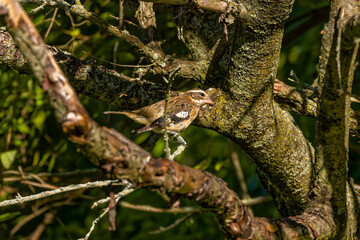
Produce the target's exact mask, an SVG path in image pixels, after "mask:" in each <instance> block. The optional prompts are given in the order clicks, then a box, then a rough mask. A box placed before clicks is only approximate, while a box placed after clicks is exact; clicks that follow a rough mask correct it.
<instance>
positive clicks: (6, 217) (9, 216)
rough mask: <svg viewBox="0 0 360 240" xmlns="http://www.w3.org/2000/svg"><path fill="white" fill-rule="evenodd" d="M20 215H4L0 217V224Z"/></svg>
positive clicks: (15, 213)
mask: <svg viewBox="0 0 360 240" xmlns="http://www.w3.org/2000/svg"><path fill="white" fill-rule="evenodd" d="M18 215H20V212H10V213H4V214H1V215H0V222H5V221H8V220H10V219H12V218H14V217H16V216H18Z"/></svg>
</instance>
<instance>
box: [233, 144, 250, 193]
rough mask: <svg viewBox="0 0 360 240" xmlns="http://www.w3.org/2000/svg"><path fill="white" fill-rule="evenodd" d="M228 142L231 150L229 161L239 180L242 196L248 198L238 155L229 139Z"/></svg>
mask: <svg viewBox="0 0 360 240" xmlns="http://www.w3.org/2000/svg"><path fill="white" fill-rule="evenodd" d="M229 142H230V150H231V161H232V163H233V165H234V168H235V173H236V177H237V179H238V182H239V185H240V188H241V194H242V198H245V199H248V198H250V195H249V191H248V189H247V186H246V181H245V177H244V173H243V171H242V168H241V164H240V160H239V155H238V153H237V152H236V150H235V149H234V144H233V143H232V142H231V141H229Z"/></svg>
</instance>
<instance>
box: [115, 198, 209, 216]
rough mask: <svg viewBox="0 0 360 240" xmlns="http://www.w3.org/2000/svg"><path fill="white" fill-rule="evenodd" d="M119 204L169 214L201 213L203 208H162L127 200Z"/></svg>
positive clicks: (139, 209)
mask: <svg viewBox="0 0 360 240" xmlns="http://www.w3.org/2000/svg"><path fill="white" fill-rule="evenodd" d="M119 204H120V206H122V207H125V208H131V209H134V210H138V211H144V212H154V213H171V214H178V213H201V212H203V210H201V209H199V208H193V207H181V208H169V209H163V208H156V207H153V206H149V205H136V204H132V203H129V202H124V201H121V202H120V203H119Z"/></svg>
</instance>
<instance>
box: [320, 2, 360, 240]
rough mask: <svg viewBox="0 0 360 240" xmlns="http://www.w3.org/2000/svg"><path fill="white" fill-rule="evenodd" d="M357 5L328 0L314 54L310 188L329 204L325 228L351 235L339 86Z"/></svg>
mask: <svg viewBox="0 0 360 240" xmlns="http://www.w3.org/2000/svg"><path fill="white" fill-rule="evenodd" d="M359 9H360V4H359V2H358V1H350V0H349V1H348V0H338V1H332V3H331V11H330V19H329V22H328V24H327V25H326V27H325V31H324V36H323V39H322V48H321V56H320V71H319V72H320V74H319V101H318V108H317V124H316V139H315V141H316V162H315V166H314V167H315V183H314V185H315V186H314V188H313V194H314V199H322V200H323V201H324V200H325V201H328V204H329V205H331V207H332V209H333V214H332V216H330V217H332V218H333V221H334V223H335V229H333V230H332V231H331V232H329V233H328V234H329V236H332V237H334V238H336V239H342V238H345V237H346V236H350V235H353V236H355V234H356V231H354V229H356V227H357V226H356V224H355V223H354V222H353V221H352V219H354V218H356V216H354V214H355V213H354V212H352V211H350V210H349V206H351V204H352V202H353V198H354V197H355V196H354V194H353V193H350V192H349V186H348V185H349V183H348V160H349V159H348V157H349V156H348V151H349V126H350V124H349V123H350V121H349V120H350V96H349V95H347V94H345V93H344V92H349V93H351V89H352V82H353V76H354V71H355V67H354V66H355V61H356V55H357V52H358V49H359V45H358V43H357V42H356V41H355V39H358V38H360V21H359V20H360V18H359ZM339 89H340V90H342V93H339V91H338V90H339Z"/></svg>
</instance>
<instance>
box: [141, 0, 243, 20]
mask: <svg viewBox="0 0 360 240" xmlns="http://www.w3.org/2000/svg"><path fill="white" fill-rule="evenodd" d="M142 2H152V3H165V4H170V5H178V6H182V5H188V4H190V3H192V1H191V0H142ZM195 4H196V7H197V8H199V9H203V10H209V11H215V12H219V13H225V12H230V10H231V11H233V12H234V13H237V14H238V15H241V16H242V17H245V16H248V11H247V9H246V8H245V7H244V6H243V5H242V4H239V3H238V2H227V1H221V0H196V2H195Z"/></svg>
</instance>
